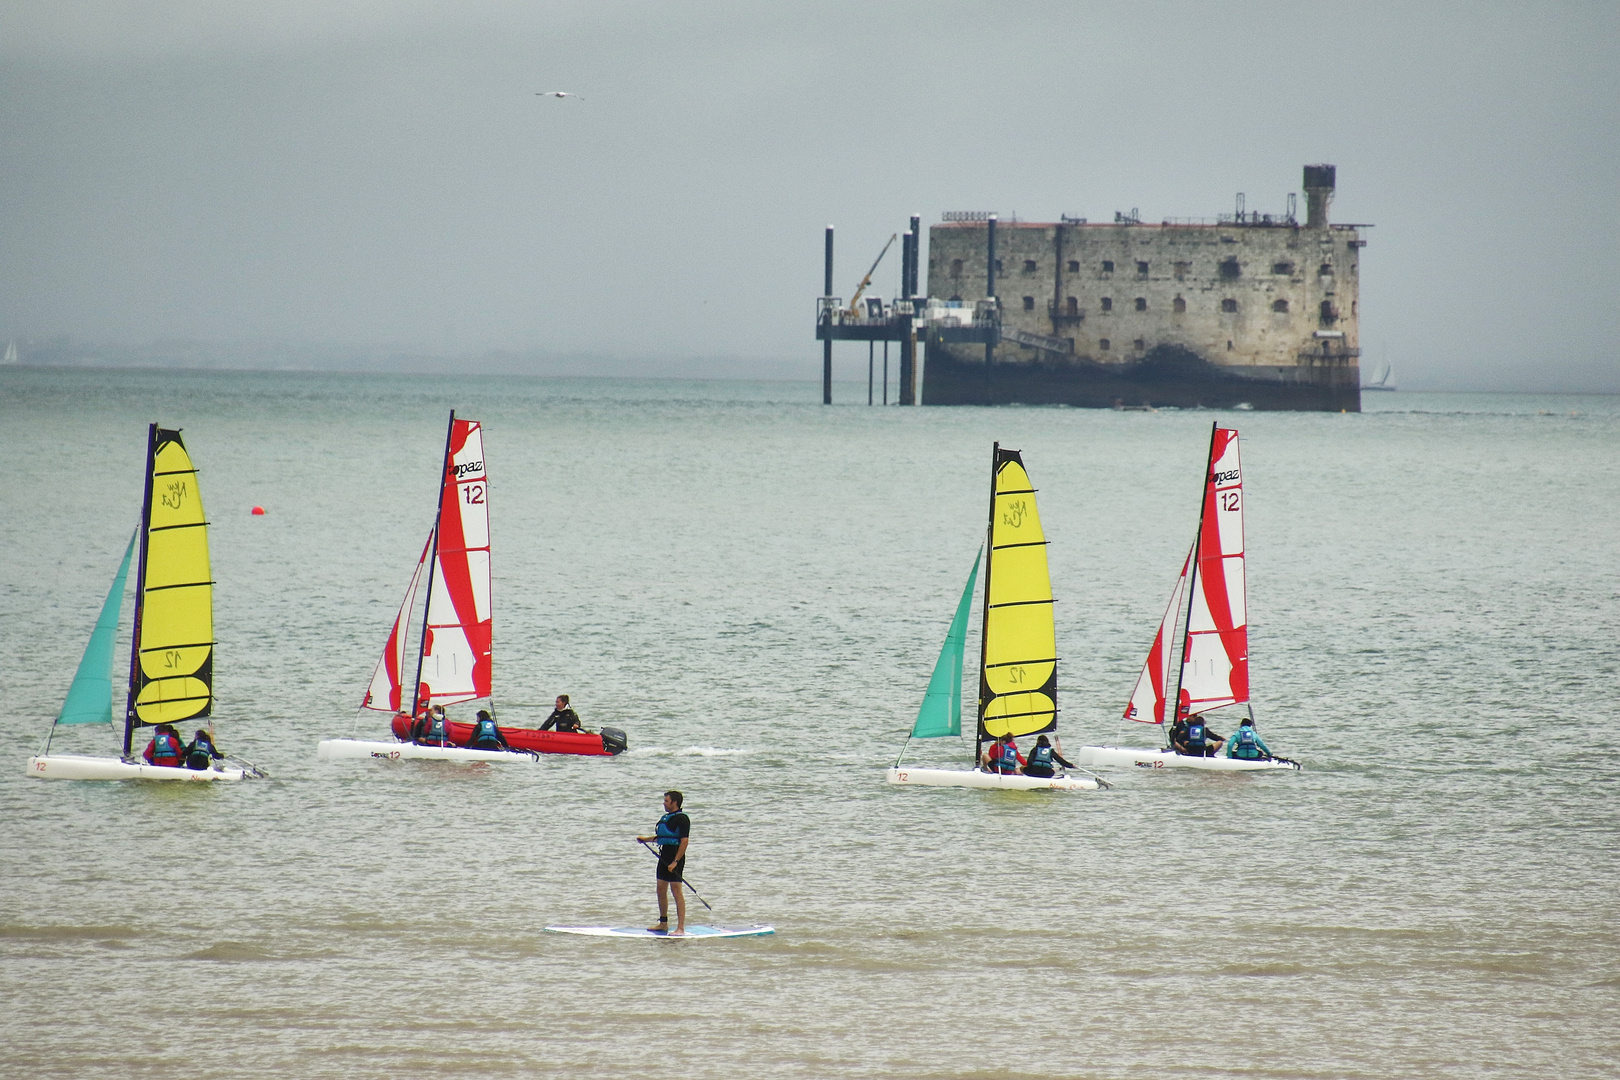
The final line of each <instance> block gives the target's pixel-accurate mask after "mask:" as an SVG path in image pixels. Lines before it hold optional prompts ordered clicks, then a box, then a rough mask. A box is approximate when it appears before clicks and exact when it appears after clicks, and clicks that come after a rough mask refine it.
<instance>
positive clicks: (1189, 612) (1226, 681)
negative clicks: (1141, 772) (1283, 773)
mask: <svg viewBox="0 0 1620 1080" xmlns="http://www.w3.org/2000/svg"><path fill="white" fill-rule="evenodd" d="M1247 592H1248V589H1247V585H1246V578H1245V574H1244V547H1243V469H1242V465H1241V464H1240V463H1239V459H1238V433H1237V431H1236V429H1233V428H1223V427H1221V426H1220V425H1219V424H1216V425H1215V426H1214V430H1213V431H1212V432H1211V433H1210V445H1209V462H1208V464H1207V465H1206V466H1205V469H1204V492H1203V499H1202V501H1201V507H1200V511H1199V516H1198V535H1197V536H1196V537H1195V538H1194V540H1193V544H1192V549H1191V550H1190V551H1188V552H1187V557H1186V559H1184V560H1183V561H1182V564H1181V573H1180V574H1179V575H1178V576H1177V577H1176V585H1175V588H1174V589H1173V590H1171V593H1170V605H1169V607H1167V608H1166V609H1165V612H1164V617H1163V618H1161V619H1160V620H1159V629H1158V633H1156V634H1155V635H1154V636H1153V645H1152V646H1151V647H1150V648H1149V649H1148V656H1147V662H1146V663H1144V664H1143V665H1142V673H1141V674H1140V675H1139V676H1138V677H1137V680H1136V687H1135V689H1134V690H1132V691H1131V698H1130V701H1129V702H1127V703H1126V706H1125V716H1124V718H1125V719H1127V720H1134V721H1136V722H1137V723H1141V724H1158V725H1160V726H1163V724H1164V721H1165V712H1166V710H1167V708H1168V704H1169V702H1172V701H1173V702H1176V716H1177V717H1180V718H1182V719H1186V718H1188V717H1193V716H1197V715H1199V714H1202V713H1205V712H1209V711H1211V710H1213V709H1222V708H1226V707H1227V706H1230V705H1246V704H1248V701H1249V615H1248V596H1247ZM1183 596H1185V597H1186V607H1185V616H1182V611H1183V606H1182V598H1183ZM1178 623H1179V624H1180V626H1179V629H1180V631H1181V634H1180V645H1181V650H1180V651H1181V663H1180V665H1179V668H1178V667H1177V666H1176V665H1175V664H1174V663H1173V657H1174V652H1175V650H1174V648H1173V642H1175V639H1176V633H1177V629H1178V625H1177V624H1178ZM1172 676H1174V678H1175V685H1174V688H1172V685H1171V678H1172ZM1249 715H1250V716H1251V717H1252V716H1253V715H1254V712H1253V709H1250V712H1249ZM1075 761H1077V762H1079V763H1080V764H1082V765H1124V766H1135V767H1138V768H1144V769H1162V768H1168V767H1176V768H1186V769H1207V770H1212V771H1218V772H1258V771H1263V770H1267V769H1298V768H1299V765H1298V764H1297V763H1295V762H1293V761H1289V760H1288V759H1286V758H1265V759H1259V760H1248V759H1242V758H1228V757H1196V756H1192V755H1188V754H1179V753H1176V752H1175V751H1174V750H1172V749H1170V748H1168V747H1165V748H1162V749H1157V750H1149V749H1134V748H1132V747H1122V746H1082V747H1081V748H1080V749H1079V751H1078V752H1077V753H1076V755H1075Z"/></svg>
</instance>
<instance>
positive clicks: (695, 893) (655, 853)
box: [636, 836, 714, 911]
mask: <svg viewBox="0 0 1620 1080" xmlns="http://www.w3.org/2000/svg"><path fill="white" fill-rule="evenodd" d="M636 843H638V844H640V845H641V846H642V847H644V848H646V849H647V850H648V851H651V852H652V856H653V858H655V859H656V858H658V851H657V849H655V848H654V847H653V846H652V845H651V844H649V843H647V841H645V840H643V839H642V838H641V837H639V836H638V837H636ZM681 884H682V885H685V886H686V887H687V888H688V889H691V890H692V895H693V896H695V897H697V898H698V903H700V904H702V905H703V906H704V907H706V908H709V910H710V911H713V910H714V908H712V907H709V902H708V901H707V900H705V899H703V894H702V893H700V892H698V891H697V889H696V888H693V886H692V883H691V882H690V881H687V880H686V877H685V875H682V876H681Z"/></svg>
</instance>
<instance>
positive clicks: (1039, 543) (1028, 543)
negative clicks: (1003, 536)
mask: <svg viewBox="0 0 1620 1080" xmlns="http://www.w3.org/2000/svg"><path fill="white" fill-rule="evenodd" d="M1051 542H1052V541H1050V540H1023V541H1020V542H1018V543H1016V544H997V545H996V546H995V547H994V548H993V549H992V550H994V551H1006V550H1007V549H1008V548H1021V547H1046V546H1047V545H1048V544H1050V543H1051Z"/></svg>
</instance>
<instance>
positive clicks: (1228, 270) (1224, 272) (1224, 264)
mask: <svg viewBox="0 0 1620 1080" xmlns="http://www.w3.org/2000/svg"><path fill="white" fill-rule="evenodd" d="M1242 273H1243V271H1242V270H1240V269H1239V268H1238V261H1237V260H1236V259H1222V260H1221V277H1222V278H1223V279H1224V280H1226V281H1231V280H1233V279H1234V278H1237V277H1239V276H1241V275H1242Z"/></svg>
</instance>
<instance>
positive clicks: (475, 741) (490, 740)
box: [467, 709, 507, 750]
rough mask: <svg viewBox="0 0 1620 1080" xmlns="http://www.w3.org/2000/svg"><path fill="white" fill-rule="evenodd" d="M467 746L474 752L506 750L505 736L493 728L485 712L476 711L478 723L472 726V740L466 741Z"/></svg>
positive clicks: (498, 729)
mask: <svg viewBox="0 0 1620 1080" xmlns="http://www.w3.org/2000/svg"><path fill="white" fill-rule="evenodd" d="M467 745H468V746H470V747H472V748H473V749H474V750H505V749H507V745H506V736H505V735H502V734H501V729H500V728H499V727H496V726H495V721H494V720H493V719H492V718H491V717H490V715H489V712H488V711H487V710H484V709H479V710H478V722H477V723H476V724H474V725H473V732H472V738H471V739H469V740H468V741H467Z"/></svg>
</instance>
